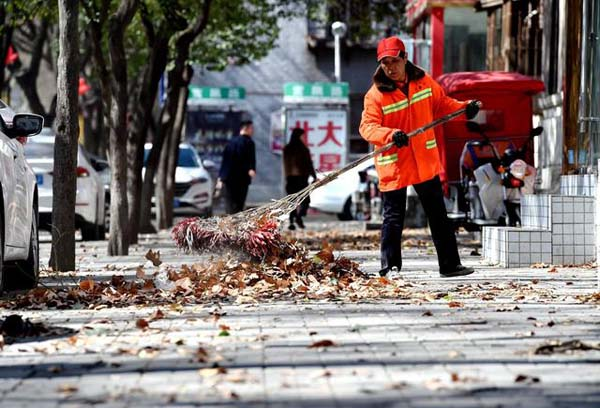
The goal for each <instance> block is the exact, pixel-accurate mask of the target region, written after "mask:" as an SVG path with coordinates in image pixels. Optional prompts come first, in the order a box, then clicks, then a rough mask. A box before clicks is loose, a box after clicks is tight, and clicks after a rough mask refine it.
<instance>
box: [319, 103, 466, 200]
mask: <svg viewBox="0 0 600 408" xmlns="http://www.w3.org/2000/svg"><path fill="white" fill-rule="evenodd" d="M466 110H467V108H466V107H464V108H461V109H459V110H457V111H456V112H452V113H449V114H447V115H446V116H442V117H441V118H439V119H436V120H434V121H433V122H431V123H428V124H426V125H425V126H422V127H420V128H418V129H415V130H413V131H412V132H410V133H407V134H406V135H407V136H408V137H413V136H416V135H418V134H420V133H423V132H425V131H426V130H429V129H431V128H434V127H436V126H438V125H441V124H442V123H446V122H448V121H449V120H452V119H454V118H455V117H457V116H460V115H462V114H463V113H465V112H466ZM392 146H394V142H389V143H388V144H386V145H383V146H381V147H379V148H377V149H375V150H373V151H372V152H371V153H368V154H366V155H364V156H363V157H361V158H360V159H358V160H355V161H353V162H352V163H349V164H347V165H346V166H344V167H342V168H341V169H339V170H336V171H334V172H332V173H330V174H329V175H327V176H325V177H323V178H322V179H320V180H317V181H316V182H314V183H312V184H310V185H309V189H310V191H314V190H315V189H317V188H319V187H321V186H323V185H325V184H327V183H329V182H330V181H333V180H335V179H336V178H337V177H338V176H339V175H340V174H342V173H345V172H347V171H348V170H350V169H353V168H354V167H356V166H358V165H359V164H361V163H363V162H365V161H367V160H369V159H370V158H372V157H375V156H377V155H378V154H381V153H383V152H385V151H386V150H388V149H389V148H391V147H392Z"/></svg>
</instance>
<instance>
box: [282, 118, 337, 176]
mask: <svg viewBox="0 0 600 408" xmlns="http://www.w3.org/2000/svg"><path fill="white" fill-rule="evenodd" d="M285 123H286V140H289V137H290V134H291V133H292V129H294V128H296V127H299V128H302V129H304V137H305V140H304V142H305V143H306V145H307V146H308V148H309V150H310V153H311V156H312V159H313V164H314V166H315V169H317V170H318V171H331V170H336V169H339V168H340V167H342V166H344V165H345V164H346V152H347V145H346V143H347V139H348V137H347V135H348V119H347V112H346V111H345V110H339V109H330V110H325V109H324V110H318V109H287V110H286V121H285Z"/></svg>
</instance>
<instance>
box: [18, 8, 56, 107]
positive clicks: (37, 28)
mask: <svg viewBox="0 0 600 408" xmlns="http://www.w3.org/2000/svg"><path fill="white" fill-rule="evenodd" d="M48 25H49V23H48V19H47V18H43V19H42V20H41V22H40V24H39V25H38V24H36V23H32V24H31V27H32V30H34V34H33V35H34V37H33V40H32V42H31V51H30V55H31V61H30V63H29V67H28V68H27V69H26V70H23V71H22V72H20V73H19V74H18V75H16V76H15V78H16V80H17V83H18V84H19V86H20V87H21V89H22V90H23V94H24V95H25V98H27V102H28V104H29V108H30V109H31V110H32V111H33V112H34V113H37V114H38V115H42V116H44V117H48V116H49V115H50V116H54V112H52V111H50V110H48V111H46V109H45V108H44V105H43V104H42V101H41V99H40V94H39V93H38V87H37V78H38V75H39V73H40V64H41V62H42V57H43V55H44V45H45V44H46V39H47V38H49V36H48Z"/></svg>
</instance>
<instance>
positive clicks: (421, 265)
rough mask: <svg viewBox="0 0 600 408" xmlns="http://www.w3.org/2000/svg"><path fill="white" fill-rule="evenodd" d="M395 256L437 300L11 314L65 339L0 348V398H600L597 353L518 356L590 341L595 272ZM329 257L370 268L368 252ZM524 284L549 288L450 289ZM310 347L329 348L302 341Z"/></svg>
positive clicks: (240, 402)
mask: <svg viewBox="0 0 600 408" xmlns="http://www.w3.org/2000/svg"><path fill="white" fill-rule="evenodd" d="M98 245H99V244H98ZM147 245H148V246H151V247H153V248H157V247H160V249H161V254H163V259H164V260H165V261H166V262H169V263H172V264H176V263H185V262H190V260H191V259H193V257H190V258H187V257H180V256H178V255H177V253H176V252H175V251H174V249H173V248H172V247H170V244H169V243H167V242H166V241H165V242H162V241H160V240H158V241H156V240H155V241H152V242H148V243H147ZM146 248H147V247H146V246H144V245H142V246H140V247H139V248H138V249H137V250H134V251H133V255H131V256H129V257H120V258H108V257H104V256H94V255H93V252H94V250H93V249H90V248H86V247H81V248H79V256H80V261H81V262H82V263H81V264H82V266H84V265H87V266H85V267H82V271H81V272H80V275H81V276H85V275H86V274H88V273H93V274H98V275H102V274H107V276H110V274H111V273H114V270H113V271H112V272H111V271H107V272H101V270H102V269H105V267H106V265H107V264H108V265H113V267H114V268H120V269H121V270H122V271H123V272H125V273H135V267H136V265H137V264H139V263H140V262H141V263H143V259H142V257H141V254H143V253H144V251H145V250H146ZM48 250H49V248H48V247H47V246H44V247H43V248H42V252H43V253H44V251H45V252H47V251H48ZM405 254H406V257H405V264H406V267H405V268H404V271H403V272H402V275H403V278H404V279H406V280H408V281H410V282H412V283H413V284H414V285H417V286H419V285H421V286H423V287H427V288H430V289H431V291H432V292H433V291H436V292H440V291H442V292H448V296H446V297H444V298H439V299H435V300H432V301H423V300H420V301H417V300H415V299H412V300H411V299H387V300H378V301H369V302H356V303H348V302H342V301H329V302H323V301H307V300H299V301H280V302H272V303H261V304H242V305H236V304H222V305H217V304H206V305H197V306H186V307H183V308H180V307H176V306H174V307H172V308H165V307H162V308H161V309H162V310H163V312H164V313H165V318H164V319H160V320H155V321H151V322H150V328H149V329H148V330H145V331H143V330H140V329H138V328H137V327H136V320H137V319H139V318H144V319H149V317H150V316H151V315H152V313H154V312H155V310H156V308H155V307H128V308H120V309H119V308H116V309H115V308H101V309H100V310H49V311H48V310H46V311H19V312H18V313H20V314H22V315H23V316H24V317H28V318H31V319H32V320H33V321H43V322H44V323H45V324H47V325H50V326H53V327H62V328H68V329H73V330H75V331H77V332H78V333H77V334H76V335H75V336H73V335H71V334H69V335H64V336H61V337H55V338H47V339H44V338H41V339H23V340H22V341H20V342H17V343H13V344H7V345H5V346H4V349H3V350H2V351H0V406H1V407H3V408H4V407H79V406H99V407H104V406H105V407H141V406H143V407H163V406H177V407H183V406H203V407H204V406H215V407H227V406H240V407H241V406H244V407H246V406H252V407H280V406H281V407H283V406H291V407H360V406H368V407H377V406H379V407H396V406H397V407H403V406H408V407H452V406H456V407H481V406H484V407H488V406H489V407H492V406H493V407H499V406H505V407H598V406H600V351H595V350H590V351H574V352H571V353H562V354H551V355H536V354H533V351H534V350H535V349H536V348H537V347H539V346H541V345H544V344H547V343H549V342H551V341H563V342H564V341H568V340H573V339H577V340H581V341H583V342H585V343H588V344H594V345H597V344H598V343H599V342H600V324H599V323H600V306H599V305H593V304H583V303H581V302H580V301H578V300H577V299H576V298H575V296H577V295H581V294H590V293H593V292H594V291H596V290H597V286H596V285H597V280H596V279H597V277H596V271H595V270H592V269H582V268H557V271H556V272H549V269H548V268H540V269H529V268H521V269H510V270H507V269H500V268H496V267H492V266H484V265H480V264H479V260H478V258H477V257H475V256H468V255H466V254H465V253H463V255H464V256H463V259H465V263H466V264H467V265H469V266H476V267H477V269H478V272H477V274H475V275H472V276H470V277H466V278H457V279H441V278H439V275H438V274H437V272H436V267H435V256H434V255H431V254H426V253H423V251H418V250H416V249H409V250H407V251H405ZM344 255H346V256H349V257H351V258H353V259H356V260H358V261H359V262H360V263H361V265H362V267H363V268H364V269H366V270H376V268H377V267H378V261H377V260H378V254H377V253H376V252H374V251H355V252H346V253H344ZM91 261H93V263H91ZM111 268H112V267H111ZM533 280H535V281H536V282H537V283H536V285H535V287H536V288H539V291H540V293H552V294H554V295H555V296H554V297H553V298H552V299H549V298H546V297H541V298H539V299H538V298H536V296H535V295H532V294H531V293H528V295H527V296H525V297H524V298H519V296H500V297H495V298H493V299H490V300H482V299H481V296H480V294H478V295H475V294H473V295H472V296H469V295H466V294H464V293H462V292H459V291H457V288H460V285H465V284H469V285H471V284H480V285H481V287H482V288H487V287H489V285H490V284H491V285H494V284H496V283H497V284H505V283H509V282H514V283H516V284H517V285H518V284H521V283H528V284H529V283H531V281H533ZM453 301H454V302H459V303H460V304H461V306H460V307H450V302H453ZM0 312H1V316H5V315H7V314H9V313H14V311H6V310H0ZM218 316H220V317H219V318H218V319H217V317H218ZM225 334H228V335H225ZM326 340H329V341H330V342H332V343H333V345H331V346H329V347H310V346H311V345H314V344H315V343H317V342H322V341H326ZM323 344H324V343H323Z"/></svg>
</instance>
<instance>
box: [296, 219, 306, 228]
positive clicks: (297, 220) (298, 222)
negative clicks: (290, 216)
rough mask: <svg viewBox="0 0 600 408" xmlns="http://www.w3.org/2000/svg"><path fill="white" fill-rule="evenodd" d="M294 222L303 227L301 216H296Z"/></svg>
mask: <svg viewBox="0 0 600 408" xmlns="http://www.w3.org/2000/svg"><path fill="white" fill-rule="evenodd" d="M296 224H298V227H300V228H302V229H304V221H302V218H300V217H298V218H296Z"/></svg>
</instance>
